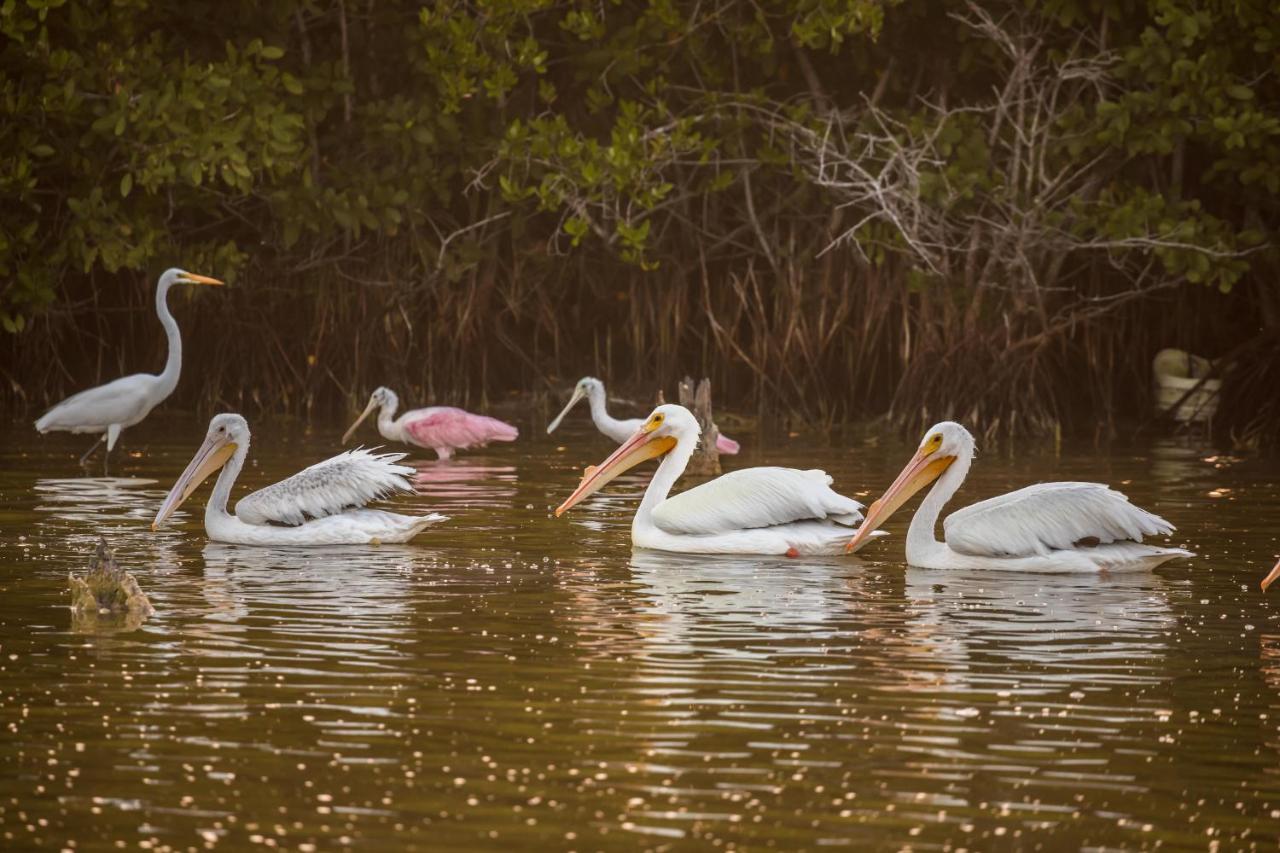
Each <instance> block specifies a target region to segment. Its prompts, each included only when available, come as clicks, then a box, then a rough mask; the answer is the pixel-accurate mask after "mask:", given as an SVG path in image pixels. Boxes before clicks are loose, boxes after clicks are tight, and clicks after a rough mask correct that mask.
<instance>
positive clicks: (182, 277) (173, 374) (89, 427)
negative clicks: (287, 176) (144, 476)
mask: <svg viewBox="0 0 1280 853" xmlns="http://www.w3.org/2000/svg"><path fill="white" fill-rule="evenodd" d="M175 284H215V285H220V284H222V282H221V281H219V280H218V279H216V278H209V277H208V276H203V275H196V274H195V273H189V272H187V271H185V270H180V269H176V268H175V269H170V270H165V272H164V274H163V275H162V276H160V281H159V282H158V283H157V284H156V316H158V317H159V318H160V325H161V326H164V333H165V336H166V337H167V338H168V339H169V357H168V358H167V359H166V360H165V363H164V370H163V371H161V372H160V374H159V375H156V374H152V373H135V374H133V375H132V376H124V377H121V378H120V379H117V380H115V381H113V382H108V383H107V384H106V385H99V386H98V387H96V388H89V389H88V390H86V391H81V392H80V393H78V394H73V395H72V396H70V397H68V398H67V399H65V400H63V401H62V402H61V403H59V404H58V405H56V406H54V407H53V408H52V409H50V410H49V411H47V412H45V413H44V415H43V416H42V417H41V418H40V420H38V421H36V429H37V430H39V431H40V432H41V434H43V433H48V432H71V433H97V434H98V440H97V441H95V442H94V443H93V446H92V447H90V448H89V450H88V452H87V453H85V455H84V456H81V457H80V464H81V465H83V464H85V462H86V460H88V458H89V457H90V456H91V455H92V454H93V451H95V450H97V448H98V445H99V444H101V443H102V441H103V439H106V442H107V456H106V459H109V458H110V457H111V451H112V450H113V449H114V448H115V446H116V440H117V439H118V438H119V437H120V431H121V430H123V429H124V428H125V427H131V426H133V425H134V424H136V423H138V422H139V421H141V420H142V419H143V418H145V417H146V416H147V415H148V414H150V412H151V410H152V409H154V408H155V407H156V406H157V405H158V404H159V403H160V402H161V401H162V400H164V399H165V398H166V397H168V396H169V395H170V394H172V393H173V389H174V388H176V387H177V386H178V375H179V374H180V373H181V372H182V336H181V335H180V334H179V333H178V322H177V321H176V320H175V319H173V315H172V314H170V313H169V304H168V296H169V288H171V287H173V286H174V285H175ZM103 464H104V467H105V464H106V462H105V459H104V463H103Z"/></svg>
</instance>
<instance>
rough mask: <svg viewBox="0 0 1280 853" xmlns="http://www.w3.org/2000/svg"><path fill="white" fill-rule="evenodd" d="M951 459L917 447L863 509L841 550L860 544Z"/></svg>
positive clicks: (953, 460)
mask: <svg viewBox="0 0 1280 853" xmlns="http://www.w3.org/2000/svg"><path fill="white" fill-rule="evenodd" d="M955 461H956V458H955V457H954V456H938V455H937V452H936V451H926V450H925V449H924V448H920V449H919V450H917V451H916V455H915V456H912V457H911V461H910V462H908V463H907V467H905V468H903V469H902V473H901V474H899V475H898V479H896V480H894V481H893V485H892V486H890V487H889V488H888V490H887V491H886V492H885V493H884V494H883V495H882V496H881V497H880V500H878V501H876V502H875V503H873V504H872V505H871V508H870V509H868V510H867V517H866V518H864V519H863V520H862V524H861V526H859V527H858V530H857V532H856V533H854V535H853V538H852V539H850V540H849V544H848V545H846V546H845V548H844V550H845V553H849V552H852V551H856V550H858V549H859V548H861V547H862V545H863V543H864V542H866V540H867V539H868V538H870V536H871V532H872V531H873V530H875V529H876V528H877V527H879V526H880V525H881V524H883V523H884V522H885V521H887V520H888V519H889V516H891V515H893V514H894V513H895V512H897V511H898V508H899V507H901V506H902V505H903V504H904V503H906V502H907V501H908V500H909V499H910V498H911V496H912V495H914V494H915V493H916V492H918V491H920V490H921V489H923V488H924V487H925V486H927V485H929V484H930V483H932V482H933V481H934V480H936V479H938V478H939V477H940V476H942V472H943V471H945V470H947V468H949V467H951V463H952V462H955Z"/></svg>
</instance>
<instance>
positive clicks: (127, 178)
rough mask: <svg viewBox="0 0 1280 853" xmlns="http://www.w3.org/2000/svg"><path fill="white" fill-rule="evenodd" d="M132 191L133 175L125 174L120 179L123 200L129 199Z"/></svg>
mask: <svg viewBox="0 0 1280 853" xmlns="http://www.w3.org/2000/svg"><path fill="white" fill-rule="evenodd" d="M132 190H133V174H132V173H131V172H125V173H124V177H123V178H121V179H120V195H121V196H122V197H123V198H128V197H129V193H130V192H131V191H132Z"/></svg>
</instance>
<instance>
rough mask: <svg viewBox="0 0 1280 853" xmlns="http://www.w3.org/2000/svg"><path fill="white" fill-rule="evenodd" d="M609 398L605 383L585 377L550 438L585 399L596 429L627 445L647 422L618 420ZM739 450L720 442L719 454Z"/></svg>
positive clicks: (725, 438) (726, 439)
mask: <svg viewBox="0 0 1280 853" xmlns="http://www.w3.org/2000/svg"><path fill="white" fill-rule="evenodd" d="M605 397H606V395H605V393H604V383H603V382H601V381H600V380H599V379H596V378H595V377H594V376H584V377H582V378H581V379H579V380H578V384H577V385H575V386H573V395H572V396H571V397H570V398H569V402H568V403H566V404H565V407H564V408H563V409H561V410H560V414H558V415H556V418H555V420H553V421H552V422H551V423H549V424H547V435H551V433H553V432H555V430H556V427H558V426H560V422H561V421H562V420H564V416H565V415H567V414H569V410H570V409H572V408H573V407H574V406H576V405H577V404H578V401H579V400H583V399H585V400H586V401H587V405H588V406H589V407H590V408H591V422H592V423H594V424H595V425H596V429H598V430H600V432H601V433H603V434H604V435H606V436H608V437H609V438H611V439H613V440H614V441H615V442H617V443H618V444H621V443H622V442H624V441H626V440H627V439H628V438H630V437H631V435H632V434H633V433H634V432H635V431H636V430H638V429H639V428H640V425H641V424H643V423H644V418H627V419H626V420H621V421H620V420H618V419H617V418H615V417H613V416H611V415H610V414H609V411H608V409H606V408H605ZM739 449H740V445H739V444H738V442H736V441H734V440H733V439H732V438H729V437H728V436H727V435H721V436H720V437H718V438H717V439H716V451H717V452H719V453H723V454H725V455H728V456H732V455H733V454H735V453H737V452H738V450H739Z"/></svg>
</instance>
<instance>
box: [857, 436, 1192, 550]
mask: <svg viewBox="0 0 1280 853" xmlns="http://www.w3.org/2000/svg"><path fill="white" fill-rule="evenodd" d="M973 454H974V440H973V436H972V435H970V434H969V431H968V430H967V429H965V428H964V427H963V426H961V425H960V424H957V423H953V422H951V421H946V422H943V423H940V424H938V425H937V426H935V427H933V428H932V429H930V430H929V431H928V432H927V433H926V434H925V438H924V441H923V442H922V443H921V445H920V448H919V450H917V451H916V454H915V456H914V457H912V459H911V461H910V462H909V463H907V467H906V468H904V469H903V470H902V473H901V474H899V475H898V479H897V480H895V481H894V483H893V485H892V486H890V487H889V489H888V491H886V492H885V493H884V496H883V497H881V498H880V500H878V501H876V502H875V503H874V504H872V505H871V509H870V510H869V511H868V512H867V520H866V521H865V522H864V523H863V528H865V529H866V530H867V531H868V532H869V531H870V529H871V527H872V526H874V525H878V524H883V523H884V521H885V520H886V519H887V518H889V516H890V515H892V514H893V513H894V512H895V511H896V510H897V509H898V507H900V506H901V505H902V504H903V503H905V502H906V501H907V499H908V498H910V497H911V496H912V495H913V494H915V493H916V492H918V491H919V490H920V489H922V488H924V487H925V486H926V485H928V484H929V483H930V482H932V481H934V480H936V481H937V482H936V483H934V486H933V488H932V489H930V491H929V494H928V495H927V496H926V497H925V499H924V500H923V501H921V503H920V508H919V509H918V510H916V514H915V517H914V518H912V519H911V526H910V527H909V528H908V530H907V562H908V563H909V564H911V565H913V566H918V567H920V568H926V569H1003V570H1009V571H1029V572H1098V571H1124V570H1136V569H1152V568H1155V567H1156V566H1158V565H1160V564H1161V563H1164V562H1167V561H1169V560H1172V559H1174V558H1176V557H1190V556H1194V555H1193V554H1192V553H1191V552H1190V551H1187V550H1185V549H1183V548H1165V547H1160V546H1157V545H1148V544H1145V543H1144V542H1143V541H1142V540H1143V537H1146V536H1167V535H1168V534H1170V533H1172V532H1173V530H1174V527H1173V525H1172V524H1170V523H1169V522H1167V521H1165V520H1164V519H1163V518H1161V517H1160V516H1158V515H1155V514H1153V513H1150V512H1147V511H1146V510H1144V509H1142V508H1141V507H1137V506H1134V505H1133V504H1131V503H1129V499H1128V498H1127V497H1125V496H1124V495H1122V494H1121V493H1120V492H1117V491H1115V490H1113V489H1111V488H1110V487H1108V486H1105V485H1102V484H1101V483H1040V484H1038V485H1034V486H1027V487H1026V488H1023V489H1018V490H1017V491H1015V492H1009V493H1008V494H1005V495H999V496H998V497H994V498H990V499H988V500H985V501H980V502H978V503H976V504H973V505H972V506H969V507H966V508H964V509H961V510H957V511H956V512H953V513H952V514H951V515H949V516H948V517H947V519H946V520H945V521H944V522H943V531H944V540H943V541H941V542H939V541H938V540H937V538H936V537H935V535H934V528H935V527H936V526H937V522H938V516H939V514H940V513H941V511H942V507H943V506H945V505H946V503H947V502H948V501H949V500H951V497H952V496H953V495H954V494H955V493H956V491H957V490H958V489H959V488H960V485H961V484H962V483H963V482H964V478H965V476H966V475H967V474H968V473H969V466H970V465H971V464H972V463H973ZM867 535H868V534H866V533H864V531H863V530H862V529H860V530H859V531H858V534H857V535H856V536H854V538H853V539H852V540H851V541H850V543H849V545H850V547H851V548H857V547H860V546H861V545H862V543H863V541H864V539H865V538H866V536H867Z"/></svg>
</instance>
